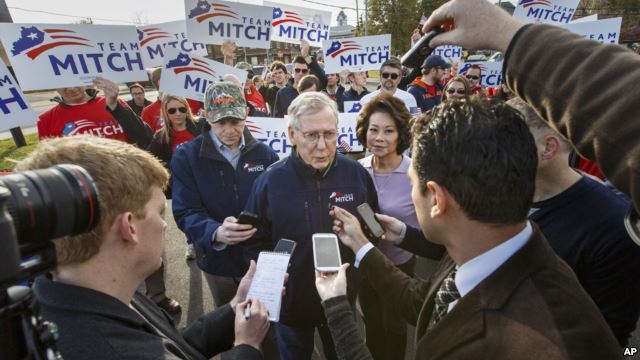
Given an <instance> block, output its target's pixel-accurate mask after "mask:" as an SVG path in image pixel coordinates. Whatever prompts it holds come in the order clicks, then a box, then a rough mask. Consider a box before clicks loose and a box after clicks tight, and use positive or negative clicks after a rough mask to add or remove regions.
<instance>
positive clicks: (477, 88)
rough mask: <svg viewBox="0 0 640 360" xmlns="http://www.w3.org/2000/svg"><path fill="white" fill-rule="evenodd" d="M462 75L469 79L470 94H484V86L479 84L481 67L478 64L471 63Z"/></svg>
mask: <svg viewBox="0 0 640 360" xmlns="http://www.w3.org/2000/svg"><path fill="white" fill-rule="evenodd" d="M464 77H465V78H466V79H467V81H469V85H470V86H471V94H472V95H475V94H479V95H480V96H485V95H486V92H485V90H484V87H482V86H481V85H480V78H481V77H482V69H481V68H480V66H479V65H471V67H470V68H469V69H468V70H467V71H466V72H465V73H464Z"/></svg>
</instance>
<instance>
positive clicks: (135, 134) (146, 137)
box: [106, 101, 153, 149]
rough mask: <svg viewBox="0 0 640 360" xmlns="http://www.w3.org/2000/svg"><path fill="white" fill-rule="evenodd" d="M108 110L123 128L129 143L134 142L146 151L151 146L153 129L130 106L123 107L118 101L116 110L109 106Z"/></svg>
mask: <svg viewBox="0 0 640 360" xmlns="http://www.w3.org/2000/svg"><path fill="white" fill-rule="evenodd" d="M106 108H107V111H108V112H109V113H110V114H111V116H113V118H114V119H116V121H117V122H118V123H119V124H120V126H122V130H123V131H124V134H125V135H127V138H128V139H129V141H132V142H134V143H135V144H136V145H138V147H139V148H141V149H146V148H147V147H148V146H149V143H150V142H151V137H152V136H153V134H152V133H151V128H150V127H149V125H147V124H146V123H145V122H144V121H142V119H140V118H139V117H138V115H136V113H135V112H133V110H131V108H130V107H129V106H123V105H122V104H121V103H120V101H118V102H117V105H116V108H115V109H114V110H111V109H109V107H108V106H107V107H106Z"/></svg>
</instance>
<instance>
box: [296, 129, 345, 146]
mask: <svg viewBox="0 0 640 360" xmlns="http://www.w3.org/2000/svg"><path fill="white" fill-rule="evenodd" d="M320 137H322V138H323V139H324V141H325V143H327V142H330V143H331V142H335V141H336V140H337V139H338V132H337V131H327V132H325V133H317V132H303V133H302V138H304V141H305V142H308V143H309V144H317V143H318V141H319V140H320Z"/></svg>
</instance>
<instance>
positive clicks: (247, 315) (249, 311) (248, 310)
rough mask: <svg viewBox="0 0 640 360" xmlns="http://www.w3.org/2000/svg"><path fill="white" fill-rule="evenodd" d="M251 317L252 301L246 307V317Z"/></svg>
mask: <svg viewBox="0 0 640 360" xmlns="http://www.w3.org/2000/svg"><path fill="white" fill-rule="evenodd" d="M250 318H251V303H248V304H247V307H245V308H244V319H245V320H249V319H250Z"/></svg>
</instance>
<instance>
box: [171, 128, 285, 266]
mask: <svg viewBox="0 0 640 360" xmlns="http://www.w3.org/2000/svg"><path fill="white" fill-rule="evenodd" d="M210 129H211V127H210V126H209V124H207V125H206V126H205V127H204V129H203V133H202V134H201V135H199V136H198V137H197V138H195V139H193V140H192V141H190V142H189V143H186V144H184V145H183V146H181V147H180V148H178V150H177V151H176V153H175V154H174V155H173V159H172V160H171V174H172V176H173V204H172V208H173V217H174V218H175V220H176V223H177V224H178V228H180V230H182V231H183V232H184V233H185V234H186V236H187V238H188V239H189V240H190V241H191V242H193V244H194V245H195V248H196V258H197V263H198V266H199V267H200V269H202V270H203V271H205V272H207V273H209V274H213V275H220V276H242V275H244V273H245V272H246V271H247V269H248V267H249V261H250V260H251V259H256V258H257V256H258V253H259V252H260V250H262V249H263V246H262V245H261V244H260V243H259V242H258V241H257V240H252V239H249V240H247V241H245V242H242V243H240V244H238V245H229V246H227V247H226V248H225V249H224V250H221V251H217V250H214V249H213V245H212V241H211V238H212V236H213V233H214V231H216V229H217V228H218V227H219V226H220V225H221V224H222V222H223V221H224V219H225V218H226V217H228V216H235V217H238V215H239V214H240V212H241V211H242V209H243V208H244V206H245V203H246V201H247V198H248V197H249V194H250V192H251V188H252V186H253V182H254V181H255V180H256V179H257V178H258V177H259V176H260V175H261V174H262V173H263V172H264V171H265V170H266V169H267V167H269V165H271V164H272V163H274V162H276V161H277V160H278V155H276V153H275V152H274V151H273V150H272V149H271V148H270V147H268V146H267V145H265V144H263V143H261V142H259V141H258V140H256V139H254V138H253V136H251V133H250V132H249V131H247V130H246V129H245V132H244V139H245V147H244V149H242V150H241V155H240V160H239V161H238V166H237V168H236V169H235V170H234V169H233V167H232V166H231V164H230V163H229V162H228V161H227V159H225V158H224V157H223V156H222V155H221V154H220V152H219V151H218V150H217V149H216V147H215V144H214V143H213V140H212V139H211V135H210V132H209V130H210Z"/></svg>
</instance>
